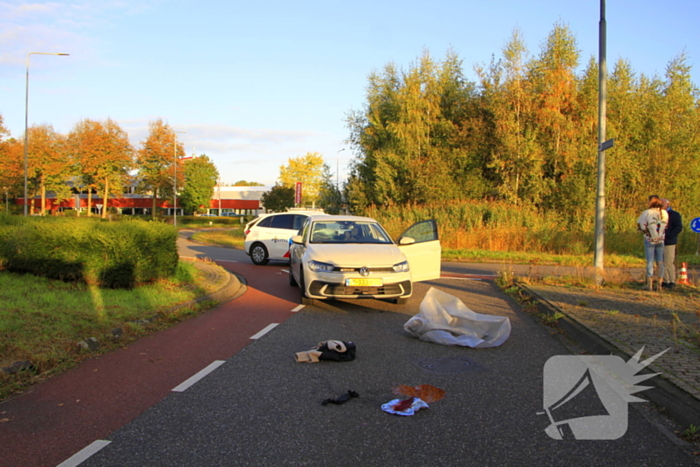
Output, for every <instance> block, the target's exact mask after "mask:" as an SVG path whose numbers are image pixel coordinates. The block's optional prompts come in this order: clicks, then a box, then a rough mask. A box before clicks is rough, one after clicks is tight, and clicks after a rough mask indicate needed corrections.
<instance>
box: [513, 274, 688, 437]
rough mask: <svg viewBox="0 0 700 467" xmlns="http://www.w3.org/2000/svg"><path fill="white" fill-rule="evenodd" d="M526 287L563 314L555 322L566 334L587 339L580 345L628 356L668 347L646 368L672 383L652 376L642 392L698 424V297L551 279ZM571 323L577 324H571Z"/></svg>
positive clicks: (650, 353)
mask: <svg viewBox="0 0 700 467" xmlns="http://www.w3.org/2000/svg"><path fill="white" fill-rule="evenodd" d="M525 288H526V290H527V291H529V292H531V294H532V295H533V296H534V298H536V299H537V300H538V301H539V302H541V303H542V304H543V305H544V306H545V307H547V308H549V313H552V312H560V313H562V314H563V315H564V319H563V320H560V322H559V325H560V327H562V328H566V324H567V323H568V325H569V328H568V329H567V333H568V334H569V335H570V336H569V337H572V338H573V339H574V340H578V341H581V340H583V341H589V342H588V343H587V344H588V345H586V343H585V342H584V347H589V348H590V347H591V346H592V345H593V346H595V345H598V346H600V345H601V344H603V345H604V346H606V347H608V349H609V350H610V351H611V352H613V353H619V351H621V352H622V353H624V354H626V355H627V356H629V357H631V356H632V355H634V354H635V353H637V351H639V349H641V348H642V347H644V352H643V355H642V357H643V358H649V357H651V356H653V355H656V354H657V353H659V352H663V351H664V350H666V349H668V351H667V352H666V353H664V354H663V355H662V356H661V357H660V358H658V359H657V360H656V361H654V363H652V364H651V365H649V368H650V369H651V370H652V371H654V372H658V373H661V377H662V378H663V379H664V380H665V381H667V382H670V383H672V384H663V383H664V382H663V381H658V378H654V379H652V380H649V382H648V384H647V385H648V386H656V388H655V389H653V390H650V391H645V392H643V393H642V394H641V395H642V397H644V398H649V399H651V400H654V398H655V397H658V398H659V400H658V401H657V402H658V403H659V404H660V405H662V406H664V407H666V408H667V409H668V410H669V412H670V413H671V414H672V415H673V416H674V418H676V419H679V421H680V422H681V423H684V424H686V425H689V424H691V423H692V424H694V425H696V426H698V425H699V424H700V348H699V344H700V317H699V315H700V306H699V304H698V301H697V297H694V296H693V295H689V294H681V293H678V292H676V291H663V292H649V291H643V290H630V289H626V290H623V289H605V288H603V289H600V290H592V289H587V288H578V287H563V286H550V285H527V286H526V287H525ZM562 325H563V326H562ZM572 325H573V328H576V327H578V328H579V329H578V330H576V329H572ZM586 334H588V336H586ZM592 335H594V336H595V337H593V336H592ZM596 337H597V338H599V339H600V340H599V341H598V342H590V341H591V340H592V341H595V340H596V339H595V338H596ZM579 343H580V342H579ZM616 350H617V351H616ZM598 351H600V349H599V347H598ZM664 391H665V393H664ZM674 404H675V405H677V406H674Z"/></svg>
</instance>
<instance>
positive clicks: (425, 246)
mask: <svg viewBox="0 0 700 467" xmlns="http://www.w3.org/2000/svg"><path fill="white" fill-rule="evenodd" d="M408 238H410V239H413V240H414V241H413V242H410V241H409V242H410V243H406V242H407V241H408V240H404V241H403V243H404V244H403V245H402V239H408ZM397 243H398V244H399V249H400V250H401V251H402V252H403V254H405V255H406V258H408V264H409V265H410V267H411V278H412V280H413V281H414V282H420V281H428V280H432V279H438V278H439V277H440V254H441V252H442V250H441V248H440V238H439V237H438V229H437V223H436V222H435V220H433V219H430V220H427V221H422V222H418V223H416V224H413V225H412V226H411V227H409V228H408V230H406V231H405V232H404V233H403V234H401V236H400V237H399V239H398V241H397Z"/></svg>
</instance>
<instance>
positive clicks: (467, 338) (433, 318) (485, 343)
mask: <svg viewBox="0 0 700 467" xmlns="http://www.w3.org/2000/svg"><path fill="white" fill-rule="evenodd" d="M403 328H404V329H405V330H406V331H408V332H409V333H410V334H412V335H414V336H415V337H418V338H419V339H421V340H423V341H427V342H434V343H436V344H442V345H461V346H466V347H473V348H478V349H482V348H486V347H497V346H499V345H501V344H502V343H503V342H505V341H506V339H508V337H510V320H509V319H508V318H507V317H503V316H492V315H482V314H479V313H475V312H474V311H472V310H471V309H470V308H469V307H468V306H467V305H465V304H464V303H463V302H462V301H461V300H459V299H458V298H457V297H455V296H453V295H450V294H448V293H445V292H443V291H441V290H438V289H435V288H433V287H431V288H430V290H428V292H427V293H426V294H425V298H424V299H423V301H422V302H421V304H420V313H418V314H417V315H415V316H413V317H412V318H411V319H409V320H408V321H407V322H406V324H404V325H403Z"/></svg>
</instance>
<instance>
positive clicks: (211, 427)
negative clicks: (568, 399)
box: [0, 239, 695, 467]
mask: <svg viewBox="0 0 700 467" xmlns="http://www.w3.org/2000/svg"><path fill="white" fill-rule="evenodd" d="M179 247H180V252H181V254H182V256H194V257H208V258H210V259H213V260H216V262H217V263H219V264H221V265H223V266H224V267H226V268H227V269H229V270H231V271H232V272H235V273H236V274H238V275H239V276H241V277H243V278H245V281H246V282H247V291H246V293H245V294H244V295H243V296H241V297H239V298H238V299H236V300H232V301H229V302H226V303H223V304H221V305H219V306H217V307H215V308H214V309H212V310H210V311H209V312H207V313H205V314H204V315H201V316H198V317H196V318H194V319H192V320H189V321H187V322H184V323H181V324H179V325H178V326H175V327H174V328H172V329H169V330H166V331H163V332H159V333H156V334H155V335H153V336H149V337H148V338H145V339H141V340H139V341H138V342H136V343H134V344H132V345H130V346H129V347H128V348H125V349H122V350H120V351H118V352H113V353H111V354H108V355H105V356H101V357H99V358H96V359H92V360H90V361H87V362H84V364H82V365H80V366H79V367H78V368H76V369H74V370H72V371H71V372H68V373H66V374H63V375H60V376H59V377H56V378H51V379H50V380H48V381H46V382H45V383H42V384H40V385H38V386H37V387H35V388H33V389H32V390H31V391H29V392H28V393H26V394H23V395H21V396H19V397H17V398H14V399H11V400H10V401H6V402H5V403H3V404H2V405H0V415H1V416H0V419H1V420H2V423H0V465H1V466H13V467H14V466H23V467H24V466H27V467H30V466H42V467H43V466H55V465H58V464H60V465H61V467H69V466H75V465H81V466H244V465H253V466H257V465H280V466H282V465H290V466H292V465H294V466H296V465H306V466H316V465H318V466H328V465H333V466H345V465H348V466H350V465H352V466H357V465H362V466H365V465H366V466H393V465H402V466H413V465H416V466H418V465H420V466H426V465H427V466H433V465H434V466H438V465H439V466H451V465H460V466H462V465H478V466H488V465H545V466H546V465H591V466H593V465H595V466H600V465H615V466H618V465H619V466H624V465H630V466H632V465H634V466H639V465H674V466H682V465H695V464H694V463H693V459H692V458H691V457H689V456H688V455H687V453H686V451H685V450H684V449H683V448H682V447H679V446H678V445H677V444H675V443H674V441H673V437H672V436H668V433H664V432H663V430H662V429H660V427H659V426H657V425H656V424H655V423H653V422H652V421H650V420H649V419H648V418H647V417H645V416H643V412H642V411H637V410H635V409H630V410H629V423H628V429H627V432H626V434H625V435H624V436H623V437H622V438H620V439H617V440H611V441H556V440H552V439H550V438H549V437H548V436H547V435H546V434H545V432H544V429H545V428H546V427H547V425H548V424H549V422H548V420H547V418H546V416H543V415H537V412H540V411H542V405H543V402H542V399H543V375H542V371H543V366H544V364H545V362H546V361H547V360H548V359H549V358H550V357H552V356H557V355H566V354H568V353H569V350H568V349H567V348H565V347H564V346H563V345H562V344H561V343H560V341H559V340H558V339H555V338H553V337H552V336H551V335H550V334H549V331H548V329H547V328H543V327H542V326H540V325H539V324H537V323H535V322H534V321H533V320H532V319H531V318H530V316H528V315H527V314H526V313H524V312H522V311H521V310H520V307H519V305H518V304H517V303H515V302H513V301H512V300H511V299H510V298H509V297H507V296H505V295H504V294H503V293H501V292H500V291H499V290H498V288H497V287H496V286H495V284H494V283H493V281H492V280H490V279H492V278H493V274H494V270H493V269H490V268H492V267H493V266H489V265H485V266H474V265H459V264H455V263H450V264H449V265H445V266H444V267H443V271H444V276H445V277H444V278H442V279H440V280H438V281H434V282H430V283H426V284H419V285H418V286H417V287H416V291H415V295H414V297H413V298H412V299H411V300H409V302H408V303H407V304H406V305H403V306H398V305H393V304H389V303H385V302H381V301H375V300H364V301H330V302H315V304H313V305H307V306H305V307H299V290H298V289H297V288H294V287H290V286H289V284H288V276H287V272H286V269H287V266H286V265H285V264H283V263H270V264H269V265H267V266H264V267H258V266H254V265H252V264H251V262H250V260H249V258H248V257H247V256H246V255H245V254H244V253H243V252H241V251H237V250H230V249H222V248H213V247H206V246H201V245H195V244H192V243H190V242H187V241H185V240H184V239H181V240H180V243H179ZM465 274H466V275H465ZM429 287H437V288H439V289H441V290H443V291H445V292H448V293H450V294H453V295H455V296H457V297H458V298H459V299H461V300H462V301H463V302H464V303H466V304H468V305H469V306H470V307H471V308H472V309H473V310H474V311H477V312H479V313H485V314H493V315H499V316H507V317H509V319H510V321H511V324H512V334H511V337H510V338H509V340H507V341H506V342H505V343H504V344H503V345H502V346H500V347H498V348H492V349H481V350H475V349H468V348H457V347H446V346H441V345H436V344H430V343H426V342H422V341H419V340H417V339H415V338H413V337H410V336H408V335H407V334H406V333H405V332H404V331H403V329H402V326H403V324H404V323H405V322H406V321H407V320H408V319H409V318H410V316H412V315H413V314H415V313H416V312H417V311H418V307H419V304H420V301H421V300H422V297H423V296H424V295H425V293H426V292H427V290H428V288H429ZM328 339H341V340H350V341H353V342H355V343H356V345H357V359H356V360H355V361H352V362H347V363H331V362H321V363H317V364H301V363H296V362H295V361H294V353H295V352H298V351H303V350H308V349H310V348H312V347H314V346H315V345H316V344H317V343H318V342H320V341H324V340H328ZM207 368H208V369H209V370H211V372H210V373H208V374H207V375H206V376H203V377H202V378H201V379H199V380H197V381H194V380H191V379H190V378H192V377H193V376H195V375H197V374H198V373H200V372H201V371H202V370H204V369H207ZM185 383H187V384H185ZM400 384H406V385H409V386H415V385H418V384H432V385H434V386H437V387H439V388H441V389H443V390H445V391H446V396H445V398H444V399H443V400H441V401H439V402H436V403H434V404H432V405H431V408H430V409H428V410H423V411H420V412H418V413H417V414H416V415H415V416H413V417H398V416H394V415H389V414H387V413H385V412H383V411H381V409H380V406H381V405H382V404H384V403H386V402H388V401H390V400H392V399H394V398H395V397H396V396H394V395H393V394H392V388H393V387H395V386H397V385H400ZM348 390H353V391H356V392H358V393H359V394H360V397H359V398H357V399H351V400H350V401H349V402H347V403H345V404H343V405H337V406H336V405H329V406H322V405H321V401H323V400H325V399H328V398H335V397H338V396H339V395H341V394H344V393H346V392H347V391H348Z"/></svg>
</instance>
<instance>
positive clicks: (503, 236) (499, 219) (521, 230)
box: [361, 201, 698, 264]
mask: <svg viewBox="0 0 700 467" xmlns="http://www.w3.org/2000/svg"><path fill="white" fill-rule="evenodd" d="M361 214H362V215H366V216H369V217H373V218H375V219H377V220H378V221H379V222H380V223H381V224H382V225H383V226H384V227H385V228H386V229H387V230H388V231H389V233H390V234H391V235H392V236H393V237H394V238H396V237H397V236H398V235H400V234H401V232H402V231H403V230H404V229H405V228H406V227H408V226H409V225H411V224H412V223H414V222H418V221H421V220H425V219H435V220H436V221H437V223H438V228H439V231H440V241H441V244H442V247H443V250H446V251H462V252H466V251H480V252H491V253H495V252H502V253H523V254H530V255H531V254H536V255H563V256H567V255H569V256H577V257H592V255H593V252H594V249H595V239H594V230H595V223H594V219H592V218H589V217H590V216H587V217H586V216H582V217H581V218H580V219H567V218H565V217H564V216H562V215H560V214H558V213H556V212H551V211H544V212H543V211H540V210H538V209H536V208H535V207H533V206H516V205H513V204H508V203H503V202H488V203H487V202H476V201H474V202H471V201H470V202H456V201H455V202H450V203H445V204H440V205H411V206H391V207H381V208H377V207H370V208H368V209H367V210H366V211H365V212H363V213H361ZM638 215H639V213H636V212H633V211H630V210H624V211H623V210H614V209H611V210H608V212H607V214H606V229H605V252H606V258H616V260H615V262H628V261H632V262H633V263H638V264H641V262H640V261H641V260H642V259H643V257H644V249H643V240H642V236H641V234H640V233H639V232H638V231H637V229H636V220H637V217H638ZM697 235H698V234H695V233H693V232H691V231H690V230H689V229H687V228H686V229H684V231H683V232H682V233H681V235H680V236H679V241H678V246H677V256H678V257H679V261H683V260H686V261H687V262H689V263H693V264H697V263H698V261H697V258H692V256H694V253H695V251H696V248H697ZM621 258H627V259H626V260H622V259H621Z"/></svg>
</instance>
